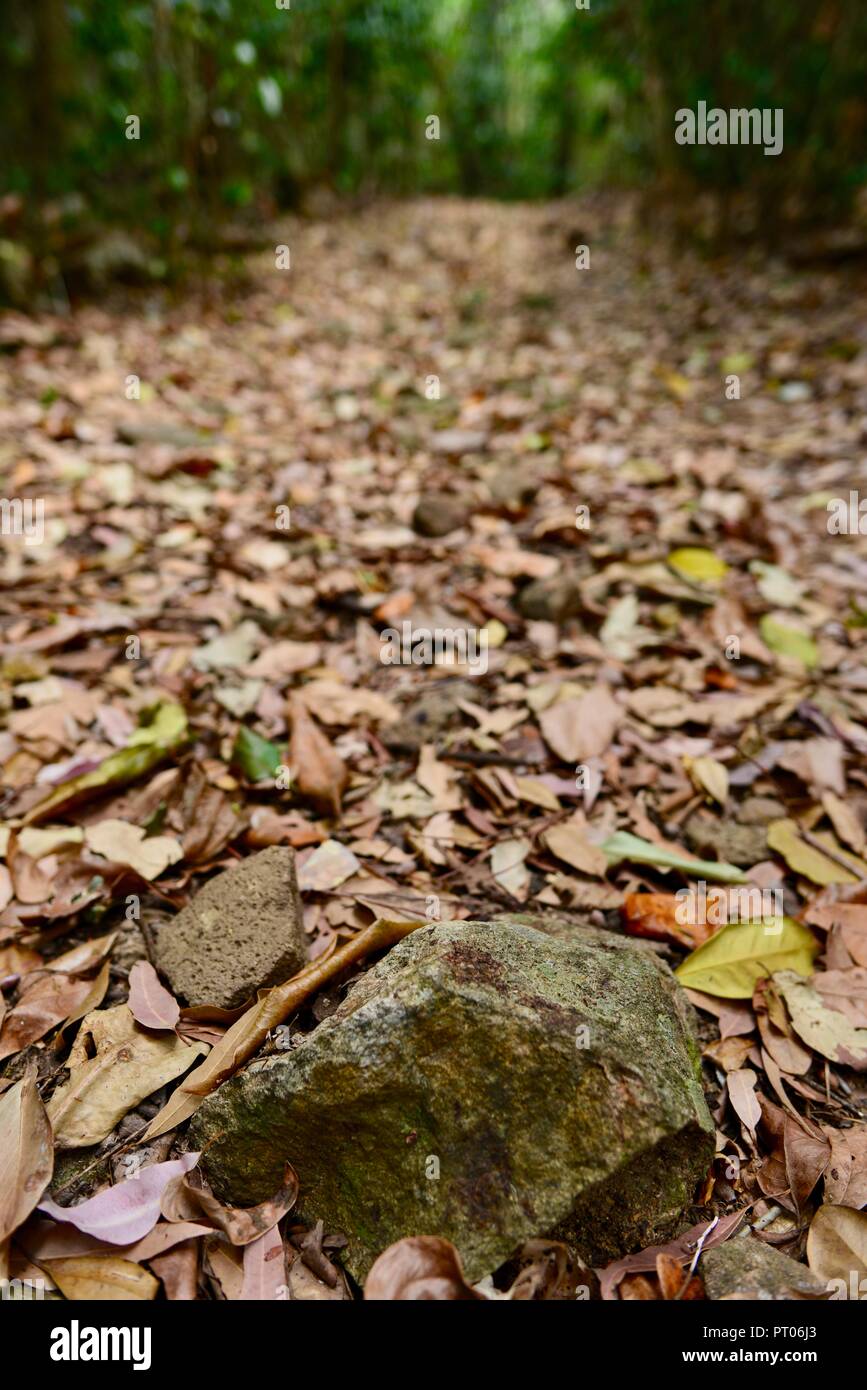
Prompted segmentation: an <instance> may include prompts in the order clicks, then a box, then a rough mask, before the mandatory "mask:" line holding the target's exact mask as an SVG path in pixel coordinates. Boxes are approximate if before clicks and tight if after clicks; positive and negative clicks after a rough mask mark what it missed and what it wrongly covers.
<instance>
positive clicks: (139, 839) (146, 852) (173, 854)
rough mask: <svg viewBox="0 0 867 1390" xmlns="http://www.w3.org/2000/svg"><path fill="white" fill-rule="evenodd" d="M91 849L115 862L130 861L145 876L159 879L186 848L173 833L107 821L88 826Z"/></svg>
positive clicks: (87, 837) (122, 821)
mask: <svg viewBox="0 0 867 1390" xmlns="http://www.w3.org/2000/svg"><path fill="white" fill-rule="evenodd" d="M84 839H85V843H86V844H87V847H88V849H92V850H93V851H94V853H95V854H101V855H102V857H103V858H104V859H108V860H109V861H110V862H111V863H112V864H126V865H127V866H128V867H129V868H130V869H135V871H136V873H137V874H140V875H141V877H142V878H145V879H148V880H150V879H154V878H158V877H159V875H160V874H161V873H163V871H164V870H165V869H167V868H168V867H169V865H170V864H177V862H178V860H179V859H181V858H182V857H183V851H182V849H181V846H180V845H179V844H178V842H177V840H175V839H173V838H172V836H171V835H152V836H150V837H148V836H146V835H145V832H144V830H142V828H141V826H138V825H130V824H129V822H128V821H124V820H103V821H98V822H97V824H96V825H90V826H88V828H87V830H86V831H85V835H84Z"/></svg>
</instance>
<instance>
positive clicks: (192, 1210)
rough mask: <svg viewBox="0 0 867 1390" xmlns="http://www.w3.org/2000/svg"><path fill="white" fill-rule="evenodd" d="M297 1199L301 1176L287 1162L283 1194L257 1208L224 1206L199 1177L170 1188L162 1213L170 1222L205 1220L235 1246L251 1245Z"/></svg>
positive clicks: (187, 1179) (165, 1197) (164, 1198)
mask: <svg viewBox="0 0 867 1390" xmlns="http://www.w3.org/2000/svg"><path fill="white" fill-rule="evenodd" d="M196 1157H198V1155H196ZM297 1197H298V1177H297V1175H296V1173H295V1170H294V1169H293V1168H292V1167H291V1166H290V1165H289V1164H288V1163H287V1164H286V1167H285V1170H284V1173H283V1186H282V1187H281V1188H280V1191H279V1192H278V1193H276V1195H275V1196H274V1197H269V1198H268V1200H267V1201H266V1202H260V1203H259V1205H258V1206H256V1207H227V1206H224V1205H223V1203H222V1202H218V1201H217V1198H216V1197H215V1196H214V1195H213V1193H212V1192H211V1191H210V1189H209V1188H208V1187H206V1186H205V1184H204V1181H203V1180H202V1179H201V1178H199V1177H198V1175H196V1176H195V1177H187V1178H185V1177H181V1178H180V1179H179V1180H177V1181H176V1182H175V1183H173V1184H172V1185H171V1187H168V1185H167V1189H166V1191H165V1192H164V1194H163V1199H162V1210H163V1215H164V1216H166V1217H167V1218H168V1219H169V1220H172V1219H174V1218H175V1217H176V1216H177V1217H179V1218H180V1219H181V1220H189V1219H192V1220H200V1219H202V1218H205V1219H206V1220H207V1221H209V1222H210V1223H211V1224H212V1226H214V1227H216V1228H217V1229H218V1230H220V1231H222V1232H223V1234H224V1235H225V1236H227V1237H228V1239H229V1241H230V1242H231V1243H232V1245H249V1244H250V1242H251V1241H253V1240H258V1238H259V1237H260V1236H261V1235H264V1234H265V1233H266V1232H267V1231H270V1230H271V1228H272V1227H273V1226H276V1225H277V1222H278V1221H281V1220H282V1219H283V1217H284V1216H285V1215H286V1213H287V1212H289V1211H291V1210H292V1208H293V1206H294V1205H295V1202H296V1200H297Z"/></svg>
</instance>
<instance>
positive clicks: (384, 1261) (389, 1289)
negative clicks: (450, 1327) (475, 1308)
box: [364, 1236, 485, 1302]
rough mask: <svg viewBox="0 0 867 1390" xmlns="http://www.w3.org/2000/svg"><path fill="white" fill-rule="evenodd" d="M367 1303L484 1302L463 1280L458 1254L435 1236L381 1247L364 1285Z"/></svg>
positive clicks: (416, 1238)
mask: <svg viewBox="0 0 867 1390" xmlns="http://www.w3.org/2000/svg"><path fill="white" fill-rule="evenodd" d="M364 1297H365V1300H366V1301H367V1302H373V1301H377V1300H378V1301H381V1300H388V1301H390V1302H418V1301H422V1300H436V1301H438V1302H442V1301H449V1302H457V1301H461V1302H469V1301H471V1300H479V1299H481V1300H482V1302H484V1301H485V1295H484V1294H482V1293H479V1292H478V1291H477V1290H476V1289H473V1288H471V1287H470V1285H469V1284H468V1283H467V1281H466V1280H465V1279H464V1272H463V1268H462V1266H461V1257H460V1255H459V1254H458V1252H457V1250H456V1249H455V1247H454V1246H453V1245H452V1243H451V1241H448V1240H443V1239H441V1238H440V1237H439V1236H407V1237H406V1238H405V1239H404V1240H399V1241H397V1242H396V1243H395V1244H394V1245H390V1246H389V1247H388V1249H387V1250H384V1251H383V1252H382V1254H381V1255H380V1256H379V1258H378V1259H377V1260H376V1261H375V1262H374V1264H373V1267H372V1268H371V1270H370V1273H369V1274H368V1276H367V1280H366V1282H365V1285H364Z"/></svg>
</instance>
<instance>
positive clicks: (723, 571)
mask: <svg viewBox="0 0 867 1390" xmlns="http://www.w3.org/2000/svg"><path fill="white" fill-rule="evenodd" d="M668 564H669V565H670V567H671V568H672V569H673V570H674V572H675V574H679V575H680V577H681V578H682V579H687V580H689V581H690V583H692V584H718V583H719V582H720V580H721V579H724V578H725V576H726V575H727V574H728V569H729V567H728V565H727V564H726V563H725V561H724V560H720V559H719V557H718V556H717V555H714V553H713V551H712V550H703V549H702V548H701V547H700V546H683V547H682V548H681V549H680V550H672V552H671V554H670V555H669V557H668Z"/></svg>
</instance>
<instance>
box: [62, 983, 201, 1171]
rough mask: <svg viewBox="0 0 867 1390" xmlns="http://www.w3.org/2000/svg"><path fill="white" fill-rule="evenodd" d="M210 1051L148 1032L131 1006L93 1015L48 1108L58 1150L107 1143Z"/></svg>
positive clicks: (89, 1017) (106, 1010) (121, 1005)
mask: <svg viewBox="0 0 867 1390" xmlns="http://www.w3.org/2000/svg"><path fill="white" fill-rule="evenodd" d="M207 1050H208V1049H207V1047H206V1046H205V1044H204V1043H190V1044H187V1043H183V1042H181V1040H180V1038H177V1037H175V1036H174V1035H173V1034H172V1035H171V1036H169V1037H165V1036H163V1037H155V1036H154V1035H153V1034H152V1033H149V1032H146V1031H145V1029H143V1028H140V1027H139V1025H138V1024H137V1023H136V1021H135V1019H134V1018H133V1016H132V1013H131V1012H130V1010H129V1009H128V1008H127V1006H126V1004H118V1005H117V1006H116V1007H115V1008H113V1009H104V1010H102V1011H101V1012H96V1013H90V1014H88V1015H87V1017H86V1018H85V1019H84V1021H83V1023H82V1025H81V1028H80V1029H79V1032H78V1036H77V1038H76V1040H75V1043H74V1044H73V1047H72V1050H71V1052H70V1054H69V1060H68V1062H67V1066H68V1068H69V1080H68V1081H67V1082H66V1084H65V1085H63V1086H60V1087H58V1089H57V1090H56V1091H55V1092H54V1095H53V1096H52V1098H51V1101H50V1102H49V1106H48V1116H49V1119H50V1120H51V1123H52V1126H53V1128H54V1135H55V1140H56V1142H57V1144H58V1146H59V1147H61V1148H66V1149H80V1148H84V1147H86V1146H87V1145H88V1144H99V1143H101V1141H102V1140H103V1139H105V1138H106V1136H107V1135H109V1134H110V1133H111V1131H112V1130H113V1129H114V1127H115V1125H116V1124H117V1123H118V1121H119V1120H121V1119H123V1116H124V1115H126V1114H127V1113H128V1112H129V1111H130V1110H134V1109H135V1107H136V1106H137V1105H138V1104H139V1102H140V1101H142V1100H144V1099H145V1098H146V1097H147V1096H149V1095H151V1094H152V1093H153V1092H154V1091H156V1090H158V1089H159V1088H160V1086H164V1085H165V1084H166V1083H167V1082H168V1081H174V1080H175V1079H176V1078H177V1077H178V1076H181V1075H182V1074H183V1073H184V1072H185V1071H187V1070H188V1068H189V1067H191V1066H192V1065H193V1063H194V1062H195V1061H196V1059H197V1058H200V1057H203V1056H204V1055H205V1053H206V1052H207Z"/></svg>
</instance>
